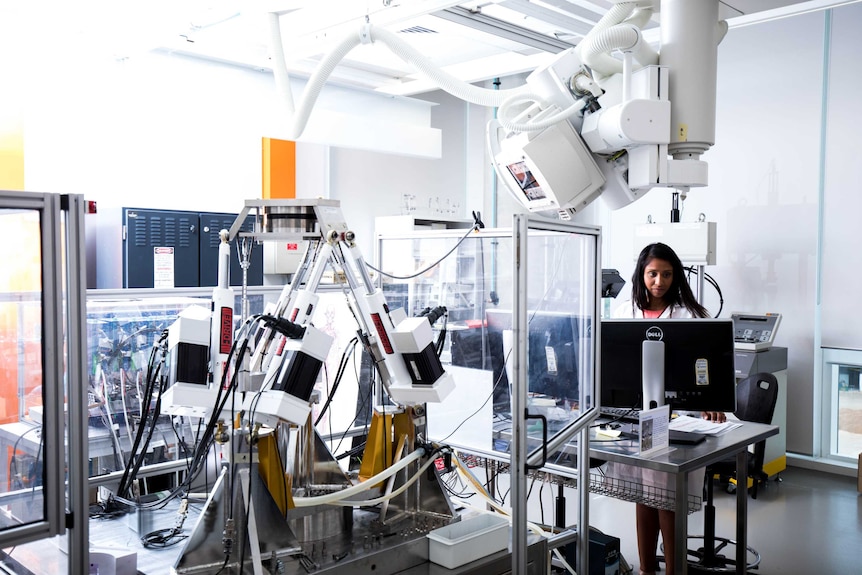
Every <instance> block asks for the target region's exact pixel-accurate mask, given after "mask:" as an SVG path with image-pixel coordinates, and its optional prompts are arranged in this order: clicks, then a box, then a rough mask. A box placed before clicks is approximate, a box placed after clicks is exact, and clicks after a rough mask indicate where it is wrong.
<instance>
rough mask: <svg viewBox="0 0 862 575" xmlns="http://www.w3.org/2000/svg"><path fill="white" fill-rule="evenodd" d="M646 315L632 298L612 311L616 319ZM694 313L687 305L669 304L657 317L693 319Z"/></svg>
mask: <svg viewBox="0 0 862 575" xmlns="http://www.w3.org/2000/svg"><path fill="white" fill-rule="evenodd" d="M643 316H644V312H643V310H642V309H640V308H639V307H637V306H636V305H634V303H633V302H632V300H626V301H624V302H623V303H621V304H620V305H618V306H617V307H616V308H615V309H614V311H613V312H612V313H611V317H612V318H615V319H632V318H638V319H639V318H642V317H643ZM693 317H694V315H692V313H691V312H690V311H689V309H688V308H687V307H681V306H678V305H669V306H667V307H666V308H664V311H663V312H661V315H660V316H658V318H657V319H691V318H693Z"/></svg>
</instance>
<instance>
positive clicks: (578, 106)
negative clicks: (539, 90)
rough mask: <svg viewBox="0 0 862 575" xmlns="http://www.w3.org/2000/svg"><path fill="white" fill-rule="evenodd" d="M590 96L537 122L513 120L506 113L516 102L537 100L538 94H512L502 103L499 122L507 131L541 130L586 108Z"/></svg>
mask: <svg viewBox="0 0 862 575" xmlns="http://www.w3.org/2000/svg"><path fill="white" fill-rule="evenodd" d="M587 99H588V98H581V99H580V100H576V101H575V103H574V104H572V105H571V106H569V107H568V108H566V109H565V110H561V111H559V112H557V113H556V114H553V115H551V116H548V117H546V118H543V119H541V120H537V121H535V122H512V121H510V120H507V119H506V117H505V116H506V113H507V112H508V110H509V108H511V107H512V106H514V105H515V104H520V103H524V102H535V101H537V99H536V96H535V95H533V94H515V95H514V96H510V97H509V98H507V99H506V100H504V101H503V103H502V104H500V110H499V114H498V115H499V118H498V119H499V122H500V126H502V127H503V128H504V129H505V130H506V131H507V132H537V131H539V130H544V129H545V128H547V127H549V126H553V125H554V124H556V123H557V122H561V121H563V120H567V119H569V118H571V117H572V116H574V115H575V114H577V113H578V112H580V111H581V110H583V109H584V106H586V104H587Z"/></svg>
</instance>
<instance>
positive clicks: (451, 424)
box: [378, 229, 597, 455]
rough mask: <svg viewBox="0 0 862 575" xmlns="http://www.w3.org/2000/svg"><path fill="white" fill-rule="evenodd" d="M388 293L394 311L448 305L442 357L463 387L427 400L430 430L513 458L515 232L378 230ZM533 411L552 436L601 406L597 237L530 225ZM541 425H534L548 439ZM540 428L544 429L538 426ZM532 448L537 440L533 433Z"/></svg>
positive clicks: (455, 442) (458, 385) (412, 311)
mask: <svg viewBox="0 0 862 575" xmlns="http://www.w3.org/2000/svg"><path fill="white" fill-rule="evenodd" d="M378 254H379V257H380V266H381V267H380V269H381V271H382V272H384V274H383V276H382V278H381V284H382V288H383V291H384V293H385V295H386V298H387V301H388V302H389V305H390V307H391V308H398V307H401V308H404V310H405V312H406V313H407V315H408V316H414V315H417V314H418V313H420V312H421V311H422V310H424V309H425V308H433V307H436V306H445V307H446V308H447V311H448V320H447V322H446V323H445V326H444V325H442V324H443V322H442V321H438V322H437V323H435V325H434V327H435V329H436V330H437V331H438V333H439V332H440V331H441V330H442V329H444V327H445V330H446V335H447V337H446V342H445V344H444V347H443V352H442V355H441V359H442V360H443V363H444V365H445V367H446V369H447V371H449V372H451V373H452V374H453V376H454V377H455V381H456V386H455V391H453V392H452V394H451V395H450V396H449V397H447V398H446V400H445V401H443V402H442V403H440V404H429V405H428V433H429V435H430V437H431V438H432V439H434V440H437V441H445V442H447V443H450V444H453V445H456V446H461V447H463V448H465V449H469V450H472V451H475V452H479V453H483V452H484V453H487V452H490V451H493V452H497V453H498V454H501V455H502V454H506V455H507V454H508V451H509V441H510V436H511V429H512V425H511V403H510V402H511V387H510V386H511V382H512V381H513V380H514V378H513V373H512V345H513V341H512V313H513V309H514V306H513V297H514V295H515V294H514V293H513V287H512V286H513V276H512V274H513V272H514V265H513V259H512V258H513V237H512V232H511V230H507V229H493V230H489V229H483V230H479V231H471V232H469V233H466V234H465V231H464V230H453V231H448V230H447V231H439V232H437V231H431V232H414V233H411V234H399V235H384V236H380V239H379V246H378ZM527 260H528V261H527V266H528V269H529V272H528V287H527V305H528V322H529V328H528V335H527V340H528V341H527V355H528V357H527V372H528V390H527V391H528V410H529V412H530V413H531V414H540V415H542V416H544V417H545V418H546V420H547V421H548V428H549V435H551V436H552V435H553V433H554V432H556V431H558V430H560V429H562V428H563V427H565V426H566V425H568V424H569V423H571V422H572V421H574V420H575V419H577V418H578V417H579V415H580V414H581V413H583V412H584V411H586V410H588V409H590V408H591V407H592V406H593V397H594V391H593V390H594V386H595V375H594V370H595V366H594V365H593V359H592V358H593V357H594V351H593V350H594V342H593V340H592V322H593V320H594V319H595V312H596V309H597V307H596V297H597V289H596V286H597V267H596V266H597V237H596V236H594V235H589V234H581V233H573V232H571V231H555V230H535V229H531V230H530V235H529V241H528V258H527ZM540 426H541V424H540V423H536V424H535V425H533V424H532V423H531V424H530V426H529V427H530V432H531V436H535V437H541V429H540ZM533 427H536V429H532V428H533ZM531 444H534V445H537V444H538V443H537V441H536V440H535V439H534V440H533V441H531Z"/></svg>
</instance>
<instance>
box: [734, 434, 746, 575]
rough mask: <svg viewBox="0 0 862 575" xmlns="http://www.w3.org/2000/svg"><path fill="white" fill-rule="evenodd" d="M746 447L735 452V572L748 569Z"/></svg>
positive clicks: (743, 572)
mask: <svg viewBox="0 0 862 575" xmlns="http://www.w3.org/2000/svg"><path fill="white" fill-rule="evenodd" d="M747 469H748V449H747V448H746V449H743V450H741V451H740V452H739V453H737V454H736V572H737V573H742V574H743V575H744V574H745V572H746V571H747V569H748V473H747Z"/></svg>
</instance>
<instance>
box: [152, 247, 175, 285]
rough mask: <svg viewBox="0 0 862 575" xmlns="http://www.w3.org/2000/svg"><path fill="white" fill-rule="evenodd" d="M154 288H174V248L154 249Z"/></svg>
mask: <svg viewBox="0 0 862 575" xmlns="http://www.w3.org/2000/svg"><path fill="white" fill-rule="evenodd" d="M153 287H155V288H172V287H174V248H168V247H155V248H153Z"/></svg>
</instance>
